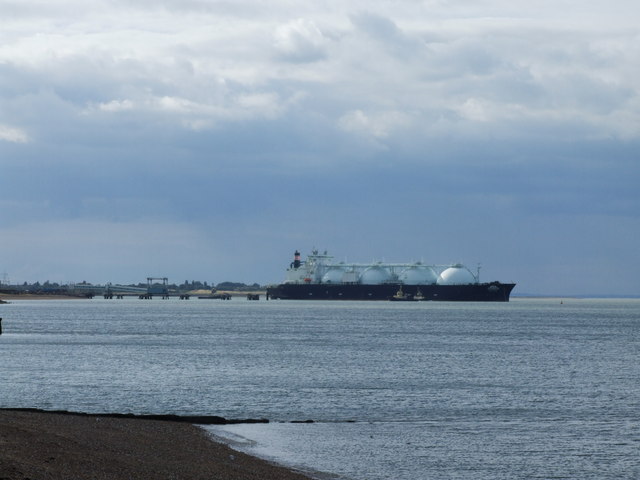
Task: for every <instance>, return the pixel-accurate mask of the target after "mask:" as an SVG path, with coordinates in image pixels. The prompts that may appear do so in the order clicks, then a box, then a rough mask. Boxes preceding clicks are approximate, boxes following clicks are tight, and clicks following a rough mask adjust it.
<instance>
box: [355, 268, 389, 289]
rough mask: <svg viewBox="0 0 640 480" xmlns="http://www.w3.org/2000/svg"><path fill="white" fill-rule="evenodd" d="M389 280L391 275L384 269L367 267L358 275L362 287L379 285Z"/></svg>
mask: <svg viewBox="0 0 640 480" xmlns="http://www.w3.org/2000/svg"><path fill="white" fill-rule="evenodd" d="M390 280H391V273H390V272H389V270H387V269H386V268H384V267H378V266H373V267H369V268H367V269H366V270H365V271H364V272H362V274H361V275H360V283H362V284H363V285H380V284H381V283H386V282H389V281H390Z"/></svg>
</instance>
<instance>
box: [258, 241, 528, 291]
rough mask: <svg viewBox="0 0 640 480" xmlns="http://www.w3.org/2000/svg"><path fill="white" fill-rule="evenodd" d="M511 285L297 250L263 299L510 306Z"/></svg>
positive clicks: (456, 268)
mask: <svg viewBox="0 0 640 480" xmlns="http://www.w3.org/2000/svg"><path fill="white" fill-rule="evenodd" d="M515 286H516V284H515V283H501V282H497V281H495V282H489V283H481V282H480V268H479V267H478V269H477V273H475V274H474V273H473V272H472V271H471V270H469V269H468V268H467V267H465V266H464V265H461V264H451V265H426V264H423V263H422V262H416V263H383V262H375V263H367V264H363V263H346V262H336V261H335V260H334V258H333V257H332V256H331V255H329V254H327V252H326V251H325V252H324V253H320V252H318V250H313V251H312V252H311V254H310V255H308V256H307V259H306V260H304V261H303V260H301V259H300V252H299V251H297V250H296V252H295V254H294V258H293V262H291V264H290V265H289V268H288V269H287V278H286V280H285V281H284V283H281V284H278V285H271V286H269V287H267V299H283V300H432V301H434V300H437V301H466V302H508V301H509V295H510V294H511V290H513V287H515Z"/></svg>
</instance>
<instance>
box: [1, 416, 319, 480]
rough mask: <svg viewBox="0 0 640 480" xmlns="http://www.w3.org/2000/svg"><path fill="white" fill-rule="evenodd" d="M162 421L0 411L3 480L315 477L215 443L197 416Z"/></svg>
mask: <svg viewBox="0 0 640 480" xmlns="http://www.w3.org/2000/svg"><path fill="white" fill-rule="evenodd" d="M157 417H162V418H158V419H156V418H148V417H144V416H142V417H140V416H130V415H127V414H97V415H94V414H76V413H73V412H64V411H63V412H52V411H43V410H37V409H0V445H2V448H1V449H0V477H1V478H3V479H6V480H23V479H25V478H47V479H50V480H63V479H65V480H66V479H69V478H92V479H95V480H107V479H114V478H136V479H139V480H145V479H149V480H155V479H157V480H163V479H167V480H169V479H196V480H198V479H202V480H204V479H209V480H210V479H225V480H310V479H312V478H313V477H311V476H309V475H307V474H304V473H301V472H296V471H294V470H291V469H288V468H286V467H282V466H278V465H275V464H272V463H270V462H268V461H266V460H262V459H259V458H256V457H252V456H250V455H247V454H244V453H241V452H238V451H236V450H233V449H232V448H231V447H229V446H227V445H225V444H223V443H220V442H218V441H216V440H215V439H214V438H213V437H212V436H211V435H209V434H208V433H207V432H206V431H205V430H204V429H202V428H199V427H198V426H197V425H196V424H194V423H191V422H190V420H193V419H197V418H198V417H193V418H191V417H184V418H183V417H176V418H177V420H176V419H174V418H173V417H174V416H157ZM167 418H169V419H167ZM202 418H212V419H220V418H222V417H202ZM223 420H225V419H223ZM227 422H234V421H233V420H228V421H227ZM235 422H236V423H237V422H239V421H235Z"/></svg>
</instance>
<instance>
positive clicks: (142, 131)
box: [0, 0, 640, 295]
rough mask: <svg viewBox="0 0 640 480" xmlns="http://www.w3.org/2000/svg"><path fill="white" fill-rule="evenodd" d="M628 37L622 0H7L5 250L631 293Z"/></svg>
mask: <svg viewBox="0 0 640 480" xmlns="http://www.w3.org/2000/svg"><path fill="white" fill-rule="evenodd" d="M639 59H640V3H639V2H637V1H636V0H634V1H631V0H615V1H614V2H611V1H607V2H605V1H599V0H598V1H593V0H592V1H590V0H586V1H585V0H554V1H546V0H539V1H536V2H520V1H513V0H509V1H506V0H473V1H471V0H468V1H467V0H456V1H447V0H425V1H409V0H394V1H391V0H388V1H380V0H373V1H372V0H367V1H360V0H348V1H337V0H325V1H322V2H319V1H315V2H310V1H291V0H269V1H265V0H233V1H214V0H164V1H158V0H154V1H151V0H93V1H90V2H88V1H86V0H82V1H81V0H0V273H6V274H7V276H8V277H9V279H10V280H11V281H14V282H23V281H36V280H39V281H45V280H50V281H58V282H79V281H82V280H87V281H90V282H94V283H101V282H114V283H129V282H136V283H137V282H139V281H142V282H144V281H145V280H146V277H148V276H162V277H164V276H167V277H169V280H170V281H172V282H177V283H180V282H182V281H184V280H203V281H205V280H206V281H209V282H213V283H218V282H222V281H227V280H229V281H240V282H246V283H253V282H258V283H262V284H264V283H275V282H278V281H281V280H283V279H284V269H285V268H286V266H287V265H288V264H289V263H290V261H291V259H292V258H291V257H292V255H293V252H294V250H295V249H300V250H301V251H302V252H303V253H307V252H308V251H310V250H311V249H312V248H313V247H316V248H319V249H321V250H324V249H328V250H329V252H330V253H333V254H334V255H336V257H337V258H339V259H340V260H344V259H347V260H348V261H361V262H365V261H369V260H372V259H378V260H386V261H410V260H423V261H425V262H429V263H438V264H442V263H451V262H463V263H466V264H468V265H470V266H471V267H472V268H475V266H476V265H477V264H478V263H481V264H482V266H483V267H482V279H483V280H487V281H489V280H501V281H515V282H517V283H518V286H517V288H516V290H515V291H514V294H517V293H537V294H560V295H568V294H590V293H604V294H640V277H639V275H638V272H639V271H640V254H639V250H638V245H639V238H640V158H639V157H640V61H639ZM0 278H2V277H0Z"/></svg>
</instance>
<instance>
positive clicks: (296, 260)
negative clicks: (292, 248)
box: [293, 250, 301, 268]
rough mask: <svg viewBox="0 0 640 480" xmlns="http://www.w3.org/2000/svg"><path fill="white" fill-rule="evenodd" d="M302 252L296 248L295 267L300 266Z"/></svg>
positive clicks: (294, 255)
mask: <svg viewBox="0 0 640 480" xmlns="http://www.w3.org/2000/svg"><path fill="white" fill-rule="evenodd" d="M300 263H301V262H300V252H299V251H298V250H296V253H294V254H293V268H300Z"/></svg>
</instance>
